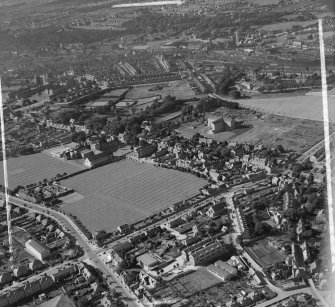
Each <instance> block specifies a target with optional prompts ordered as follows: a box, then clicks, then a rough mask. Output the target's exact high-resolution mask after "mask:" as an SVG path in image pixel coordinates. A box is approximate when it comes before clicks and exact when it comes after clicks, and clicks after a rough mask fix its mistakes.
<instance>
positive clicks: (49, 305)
mask: <svg viewBox="0 0 335 307" xmlns="http://www.w3.org/2000/svg"><path fill="white" fill-rule="evenodd" d="M38 307H76V304H75V303H74V301H73V300H72V299H71V298H70V297H69V296H67V295H65V294H61V295H58V296H56V297H54V298H52V299H51V300H48V301H46V302H44V303H42V304H40V305H38Z"/></svg>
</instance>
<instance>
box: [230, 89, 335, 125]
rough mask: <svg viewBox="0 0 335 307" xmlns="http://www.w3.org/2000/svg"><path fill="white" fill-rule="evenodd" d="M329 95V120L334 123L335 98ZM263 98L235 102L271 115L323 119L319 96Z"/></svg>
mask: <svg viewBox="0 0 335 307" xmlns="http://www.w3.org/2000/svg"><path fill="white" fill-rule="evenodd" d="M330 93H331V95H329V96H328V106H329V120H330V121H331V122H335V96H333V95H334V94H333V92H330ZM330 93H329V94H330ZM263 97H264V98H258V99H257V98H252V99H246V100H243V101H241V100H239V101H236V102H238V103H240V104H241V105H242V106H245V107H248V108H251V109H256V110H262V111H264V112H266V113H271V114H277V115H285V116H290V117H295V118H304V119H311V120H320V121H322V119H323V105H322V96H321V94H320V95H317V94H313V95H301V96H292V97H279V98H273V97H271V98H269V99H267V98H266V97H267V96H266V95H265V96H263Z"/></svg>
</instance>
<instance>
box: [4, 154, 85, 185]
mask: <svg viewBox="0 0 335 307" xmlns="http://www.w3.org/2000/svg"><path fill="white" fill-rule="evenodd" d="M0 164H1V166H0V172H1V175H0V184H2V185H3V184H4V177H3V163H2V162H1V163H0ZM7 169H8V182H9V188H10V189H14V188H15V187H16V186H18V185H22V186H26V185H27V184H31V183H37V182H39V181H42V180H43V179H44V178H47V179H50V178H52V177H54V176H56V175H57V174H58V173H68V174H71V173H74V172H78V171H80V170H81V169H84V166H80V165H75V164H71V163H68V162H67V161H63V160H60V159H57V158H53V157H51V156H49V155H48V154H46V153H36V154H33V155H27V156H20V157H17V158H9V159H8V161H7Z"/></svg>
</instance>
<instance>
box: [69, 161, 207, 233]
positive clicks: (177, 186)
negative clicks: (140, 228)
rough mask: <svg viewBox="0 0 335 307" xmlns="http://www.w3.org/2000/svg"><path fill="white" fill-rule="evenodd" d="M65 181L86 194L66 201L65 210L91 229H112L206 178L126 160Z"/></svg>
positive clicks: (184, 194)
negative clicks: (75, 199)
mask: <svg viewBox="0 0 335 307" xmlns="http://www.w3.org/2000/svg"><path fill="white" fill-rule="evenodd" d="M62 184H63V185H65V186H67V187H71V188H73V189H74V190H75V191H76V192H77V193H79V194H80V195H82V196H84V198H83V199H81V200H78V201H77V202H73V201H71V202H69V203H68V204H64V205H63V206H62V209H63V210H65V211H68V212H70V213H72V214H74V215H76V216H77V217H78V218H79V219H80V220H81V221H82V223H83V224H84V225H85V226H87V228H88V229H89V230H91V231H94V230H101V229H104V230H106V231H110V230H112V229H115V228H116V227H117V226H119V225H121V224H125V223H130V222H133V221H136V220H138V219H141V218H144V217H146V216H148V215H150V214H152V213H154V212H157V211H160V210H161V209H163V208H167V207H168V206H169V205H171V204H173V203H176V202H178V201H181V200H183V199H185V198H188V197H189V196H191V195H195V194H196V193H197V192H198V190H199V188H200V187H202V186H203V185H204V184H206V181H205V180H203V179H200V178H198V177H196V176H193V175H190V174H186V173H181V172H178V171H174V170H168V169H163V168H158V167H154V166H152V165H147V164H140V163H136V162H134V161H130V160H123V161H120V162H117V163H111V164H108V165H105V166H103V167H100V168H97V169H93V170H92V171H90V172H86V173H83V174H80V175H78V176H75V177H72V178H69V179H66V180H63V181H62ZM79 199H80V198H79Z"/></svg>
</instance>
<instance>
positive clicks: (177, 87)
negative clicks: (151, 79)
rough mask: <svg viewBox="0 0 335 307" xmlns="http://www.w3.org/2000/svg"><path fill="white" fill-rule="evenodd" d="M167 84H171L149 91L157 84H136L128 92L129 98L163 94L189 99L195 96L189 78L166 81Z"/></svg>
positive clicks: (164, 95) (127, 96)
mask: <svg viewBox="0 0 335 307" xmlns="http://www.w3.org/2000/svg"><path fill="white" fill-rule="evenodd" d="M165 84H170V86H167V87H163V88H162V89H161V90H157V91H149V89H151V88H154V87H155V85H153V84H152V85H143V86H136V87H134V88H133V89H131V90H130V91H129V92H128V93H127V94H126V98H127V99H140V98H147V97H153V96H158V95H161V96H162V98H164V97H166V96H168V95H171V96H175V97H176V98H178V99H187V98H192V97H194V96H195V94H194V92H193V90H192V88H191V87H190V85H189V84H188V82H187V80H178V81H170V82H165Z"/></svg>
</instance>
